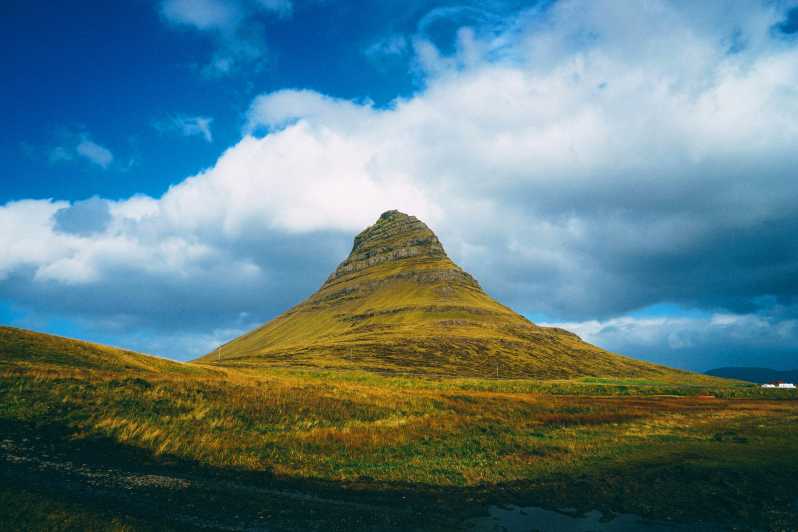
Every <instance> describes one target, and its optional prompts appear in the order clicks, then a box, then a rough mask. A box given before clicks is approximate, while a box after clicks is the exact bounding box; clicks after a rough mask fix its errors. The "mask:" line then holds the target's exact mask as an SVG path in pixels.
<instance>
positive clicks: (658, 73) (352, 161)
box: [0, 1, 798, 351]
mask: <svg viewBox="0 0 798 532" xmlns="http://www.w3.org/2000/svg"><path fill="white" fill-rule="evenodd" d="M621 5H622V6H623V9H620V7H619V6H621ZM197 16H199V15H197ZM203 17H205V18H202V19H201V20H199V19H198V21H196V22H195V23H194V25H195V26H197V27H198V28H199V26H198V24H200V25H205V26H204V27H208V28H211V26H210V25H211V22H209V21H210V20H211V19H209V18H208V17H207V16H206V15H203ZM777 21H778V14H777V13H776V12H775V11H774V8H773V7H772V6H771V5H748V6H747V7H746V9H745V10H741V8H739V7H735V8H734V9H732V11H731V13H730V14H724V13H721V12H719V11H717V9H715V8H712V7H708V6H707V5H705V4H704V3H701V4H700V5H698V4H694V3H691V4H682V3H673V4H672V3H668V2H664V1H654V2H646V3H634V4H618V3H615V2H609V1H607V2H574V1H563V2H559V3H557V4H555V5H554V6H553V7H552V8H551V9H550V10H549V11H547V12H546V13H544V14H543V15H541V14H540V13H535V14H531V15H522V16H521V17H519V18H518V19H517V20H515V21H514V22H512V23H509V22H508V24H507V28H508V29H507V30H506V31H505V32H503V33H501V34H496V33H495V32H493V33H490V32H489V33H488V34H486V35H485V34H482V33H480V32H478V31H468V30H463V31H460V32H458V34H457V37H456V38H457V45H456V49H455V51H454V52H453V53H452V54H448V55H447V54H444V53H443V52H441V51H440V50H439V49H438V48H436V47H435V46H434V45H433V44H432V43H431V42H430V41H423V42H422V41H418V42H417V43H416V51H417V53H419V54H420V58H419V60H420V61H422V62H424V63H425V64H426V65H427V68H426V70H425V71H426V72H427V76H428V77H427V79H426V87H425V89H424V90H423V91H421V92H419V93H418V94H416V95H414V96H413V97H410V98H407V99H402V100H397V101H395V102H393V103H392V104H391V105H390V106H389V107H387V108H384V109H378V108H375V107H374V106H373V105H372V104H371V103H369V102H351V101H345V100H339V99H335V98H331V97H328V96H325V95H322V94H318V93H315V92H313V91H297V90H283V91H277V92H273V93H269V94H264V95H261V96H260V97H258V98H256V99H255V100H254V101H253V103H252V106H251V108H250V110H249V112H248V114H247V120H246V124H245V135H244V137H243V138H242V139H241V141H240V142H238V143H237V144H236V145H234V146H232V147H230V148H229V149H228V150H227V151H226V152H225V153H224V154H223V155H222V156H221V157H220V158H219V160H218V161H217V162H216V164H215V165H214V166H213V167H211V168H209V169H207V170H205V171H203V172H201V173H199V174H197V175H195V176H192V177H189V178H187V179H185V180H184V181H182V182H181V183H179V184H177V185H175V186H173V187H172V188H170V189H169V191H167V192H166V193H165V194H164V195H163V196H162V197H160V198H148V197H142V196H137V197H134V198H131V199H129V200H123V201H118V202H110V203H109V207H108V208H109V212H110V215H111V220H110V221H109V223H108V224H107V226H106V227H105V228H104V229H103V231H102V232H101V233H99V234H93V235H91V236H80V235H74V234H72V235H64V234H60V233H58V232H56V231H55V230H54V229H53V221H52V219H53V214H54V212H55V210H57V209H58V208H61V207H63V206H65V205H64V204H59V206H58V207H56V204H55V203H51V202H40V203H35V205H36V208H35V209H34V208H33V207H26V208H25V209H23V207H21V206H19V205H17V204H9V205H7V206H5V207H3V208H0V209H4V210H0V216H7V217H11V218H14V217H15V216H16V214H15V213H18V212H23V211H24V212H25V213H26V214H25V216H23V217H21V218H20V220H22V221H21V222H17V223H24V224H25V227H23V228H20V229H19V230H20V231H22V232H26V233H25V234H29V235H30V237H29V238H31V239H34V240H35V241H36V243H31V244H26V245H25V246H18V247H17V248H15V251H14V252H13V253H11V254H9V255H8V256H4V257H3V259H2V260H3V262H0V271H3V272H5V275H6V276H8V275H10V274H11V273H12V272H14V271H15V270H19V271H22V270H23V269H24V268H29V269H30V268H32V269H33V271H34V274H32V275H31V276H30V277H29V285H26V287H27V288H26V290H27V292H26V291H24V290H21V289H20V290H21V293H22V292H24V293H23V294H22V295H18V296H16V297H18V298H20V299H21V300H22V299H25V298H27V299H25V301H37V300H40V299H37V297H38V298H41V294H42V293H49V294H54V293H56V289H57V288H58V287H59V286H60V285H67V284H68V285H70V286H72V287H75V286H84V287H86V290H93V292H92V293H93V294H100V293H102V294H103V296H102V297H104V298H106V299H105V300H103V299H102V298H100V297H99V296H97V297H95V298H94V299H93V300H88V299H86V300H85V301H84V300H81V299H80V298H79V297H77V296H75V293H73V292H69V293H68V295H69V305H71V306H69V307H68V308H69V309H72V311H74V312H85V313H91V312H94V313H97V314H98V315H99V314H101V313H102V312H107V311H108V308H117V307H114V306H113V305H111V303H112V302H113V303H114V304H116V302H118V299H114V298H118V297H121V296H120V295H119V294H127V295H128V296H129V299H130V300H131V301H133V302H134V303H135V302H138V303H137V304H133V303H130V302H128V303H126V305H127V306H126V308H127V309H129V312H130V313H138V314H136V315H137V316H138V319H140V320H142V322H145V323H147V320H148V319H149V320H151V321H150V322H149V323H150V325H151V326H156V324H153V322H154V321H155V320H156V319H157V320H159V321H168V319H167V318H165V314H163V313H159V314H153V316H154V317H153V316H150V315H148V314H147V312H148V310H149V311H150V312H152V310H151V306H152V305H154V304H155V303H153V301H155V300H151V299H146V298H147V297H153V298H155V297H167V296H170V295H171V296H174V295H175V294H174V293H170V291H177V292H179V295H180V297H182V298H185V299H181V300H180V301H185V302H186V307H185V308H183V307H181V308H180V310H176V309H175V310H174V311H172V314H174V315H177V314H179V313H181V312H182V313H183V314H182V315H183V316H184V319H183V323H189V322H191V323H193V324H194V325H193V326H195V327H197V328H199V327H204V326H206V325H207V323H208V320H210V319H211V317H209V316H211V314H213V316H214V317H215V318H214V319H220V317H222V316H225V315H227V314H225V313H228V314H229V313H232V314H231V315H238V312H239V311H243V310H245V311H247V312H249V313H250V314H249V315H250V316H253V318H252V319H253V320H255V319H256V318H257V317H261V318H262V317H267V316H269V315H272V314H274V313H275V312H277V311H278V310H280V309H281V308H285V307H286V306H288V304H290V303H291V302H295V301H297V300H299V299H300V298H301V297H303V296H304V295H306V294H307V293H308V292H309V291H310V290H312V289H313V288H315V285H316V284H317V283H320V282H321V281H322V280H323V276H324V274H325V273H326V271H325V270H326V269H328V268H330V267H331V266H332V265H334V263H335V262H336V261H337V260H340V259H341V258H343V256H342V255H343V254H345V252H346V249H345V248H346V244H344V245H343V246H341V245H340V243H341V242H346V241H348V240H349V239H351V236H352V235H353V234H354V233H356V232H357V231H358V230H360V229H362V228H363V227H365V226H366V225H368V224H369V223H372V222H373V221H374V220H375V219H376V217H377V216H378V215H379V214H380V212H382V211H384V210H387V209H390V208H399V209H402V210H405V211H407V212H410V213H413V214H415V215H417V216H419V217H420V218H422V219H424V220H426V221H427V222H429V223H430V225H431V226H432V227H433V229H435V230H436V231H437V232H438V233H439V234H440V236H441V237H442V240H443V241H444V243H445V244H446V246H447V249H448V250H449V252H450V254H452V255H453V257H454V258H455V259H457V260H459V261H460V262H461V263H462V264H463V266H464V267H466V269H468V270H471V271H472V272H473V273H474V274H476V276H477V278H479V279H480V280H481V282H482V284H483V285H484V286H485V287H487V288H488V289H489V291H490V292H491V293H492V294H494V295H495V296H497V297H498V298H499V299H501V300H503V301H505V302H507V303H509V304H510V305H512V306H514V307H515V308H517V309H518V310H521V311H526V312H545V313H549V314H550V315H555V316H565V317H568V318H570V319H572V320H582V319H584V318H585V317H586V316H596V317H597V318H601V319H602V320H604V321H597V322H595V324H594V325H593V326H595V327H597V328H598V330H599V331H601V332H600V334H601V335H602V338H603V337H607V335H609V334H610V333H609V332H608V331H609V328H608V326H607V320H608V319H611V318H610V317H612V316H617V315H619V314H621V313H623V312H626V311H629V310H631V309H634V308H639V307H643V306H645V305H650V304H653V303H656V302H658V301H663V300H670V301H677V302H680V303H683V304H685V305H694V306H699V307H705V308H728V309H730V311H729V312H730V313H731V314H733V315H734V316H740V315H751V316H754V314H752V313H751V310H750V309H748V310H746V309H745V308H743V307H744V306H745V305H750V304H751V300H752V299H753V298H755V297H757V296H762V295H768V294H770V295H773V296H774V297H776V298H777V299H779V298H781V299H789V298H794V297H798V294H796V292H795V284H794V282H793V281H794V278H795V275H796V272H798V250H796V248H795V244H794V243H795V238H794V235H795V229H796V228H798V215H796V211H795V206H794V198H795V197H796V196H798V188H797V187H798V184H796V181H795V179H794V168H796V167H798V153H796V151H795V149H794V147H795V145H796V141H798V126H796V124H798V98H796V96H797V95H798V94H796V89H795V87H798V50H796V48H795V47H794V46H792V45H788V44H785V43H784V42H782V41H780V40H779V39H777V38H774V37H773V35H772V33H771V31H770V27H771V26H772V25H773V24H774V23H776V22H777ZM732 35H737V38H738V39H741V41H742V42H745V43H746V45H745V46H744V47H743V48H742V49H740V50H736V51H734V53H730V52H729V39H730V38H731V36H732ZM665 45H667V46H665ZM663 50H665V51H663ZM195 125H196V124H195ZM197 132H198V133H197V134H199V133H202V131H201V130H200V129H199V126H198V125H197ZM264 132H265V135H264V136H262V137H257V136H255V135H256V134H260V133H264ZM203 134H204V133H203ZM208 137H210V130H208ZM26 209H29V210H26ZM773 250H778V252H777V253H775V252H773ZM300 267H306V268H308V269H305V270H302V271H301V272H299V273H298V272H297V268H300ZM21 282H22V281H20V283H21ZM225 283H227V284H225ZM209 285H210V286H216V285H220V286H221V285H224V289H225V290H224V292H223V294H222V295H221V296H219V294H220V293H221V292H214V294H216V295H217V296H219V297H220V298H221V299H217V300H216V301H217V303H216V304H215V305H216V306H214V305H213V304H211V305H206V302H205V300H204V299H202V298H204V297H205V294H204V290H205V289H206V288H207V287H208V286H209ZM19 286H21V285H19ZM98 287H101V288H102V291H101V290H99V288H98ZM142 287H148V288H147V289H146V290H143V289H142ZM200 287H201V288H200ZM219 290H221V288H220V289H219ZM87 293H88V292H87ZM253 294H259V296H258V297H257V298H256V297H254V296H253ZM270 296H274V297H270ZM64 297H65V298H67V296H66V295H65V296H64ZM222 300H223V303H218V301H222ZM102 301H106V304H105V306H104V307H103V306H102ZM157 301H158V303H159V304H161V306H163V302H162V301H161V300H157ZM65 305H66V304H65ZM81 305H82V306H81ZM137 305H138V306H137ZM148 305H149V306H148ZM120 306H124V305H121V304H120ZM167 306H168V305H167ZM209 307H210V308H209ZM65 308H66V307H65ZM160 310H161V309H159V312H160ZM167 311H168V309H166V310H163V312H167ZM192 312H193V313H195V314H191V315H192V316H195V318H194V320H193V321H192V320H191V319H189V318H188V317H187V316H188V315H189V314H190V313H192ZM724 319H726V318H724V317H723V316H720V315H719V316H717V317H716V322H715V323H714V324H713V323H710V324H709V325H711V327H712V328H713V330H716V331H721V330H723V327H722V323H721V322H722V321H723V320H724ZM735 319H737V318H735ZM789 321H790V320H789V318H785V319H781V320H780V321H779V323H780V325H778V326H776V325H772V324H771V326H770V328H769V329H768V330H771V331H789V330H792V329H790V327H791V326H790V325H789ZM171 323H173V322H171ZM580 323H581V322H580ZM785 324H786V325H785ZM682 325H684V327H685V328H686V329H685V330H687V331H694V330H695V328H694V327H692V326H687V325H686V324H682V323H681V322H678V323H677V322H662V323H659V322H657V323H653V322H652V323H648V322H641V321H640V320H637V321H633V322H629V323H626V322H622V321H620V322H613V323H612V326H613V327H615V328H616V329H618V330H621V331H624V332H623V334H625V335H629V337H634V338H638V340H639V342H641V345H644V344H645V341H646V335H652V336H651V337H652V338H653V339H652V340H651V341H652V342H660V343H662V342H664V343H665V344H667V345H668V346H669V349H671V350H672V351H679V350H680V349H681V350H689V349H692V348H693V347H694V346H699V345H701V341H699V340H700V338H699V339H696V338H695V337H694V335H693V333H692V332H690V333H689V334H682V333H678V334H676V333H674V334H672V335H669V336H667V337H663V336H662V334H661V331H663V330H665V329H667V328H671V329H674V330H675V329H678V326H682ZM749 325H750V324H749ZM590 326H591V325H585V324H582V325H580V327H582V328H583V330H589V327H590ZM585 328H587V329H585ZM738 330H742V329H734V331H738ZM746 330H751V327H749V328H748V329H746ZM734 331H730V332H729V334H732V333H734ZM595 334H596V335H598V334H599V332H596V333H595ZM735 334H736V333H735ZM727 336H728V334H727Z"/></svg>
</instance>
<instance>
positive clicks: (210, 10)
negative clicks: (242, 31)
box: [161, 0, 240, 30]
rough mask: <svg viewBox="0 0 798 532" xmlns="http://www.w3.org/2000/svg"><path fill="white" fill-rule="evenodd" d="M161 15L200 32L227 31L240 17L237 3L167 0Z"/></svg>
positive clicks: (162, 4)
mask: <svg viewBox="0 0 798 532" xmlns="http://www.w3.org/2000/svg"><path fill="white" fill-rule="evenodd" d="M161 15H162V16H163V17H164V18H165V19H166V20H167V21H169V22H170V23H173V24H179V25H186V26H191V27H194V28H196V29H199V30H210V29H219V28H222V29H227V28H230V27H232V26H234V25H235V24H237V22H238V19H239V17H240V13H239V12H238V9H237V8H236V7H235V3H233V2H224V1H219V0H165V1H164V2H162V3H161Z"/></svg>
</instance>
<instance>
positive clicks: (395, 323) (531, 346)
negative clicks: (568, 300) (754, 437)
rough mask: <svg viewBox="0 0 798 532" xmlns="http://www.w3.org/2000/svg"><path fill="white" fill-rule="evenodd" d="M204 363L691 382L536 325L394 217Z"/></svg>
mask: <svg viewBox="0 0 798 532" xmlns="http://www.w3.org/2000/svg"><path fill="white" fill-rule="evenodd" d="M200 360H201V361H203V362H207V363H213V364H221V365H237V366H241V365H253V364H254V365H273V366H291V367H303V366H305V367H321V368H354V369H364V370H369V371H377V372H404V373H419V374H437V375H445V376H472V377H488V376H496V374H497V371H498V374H499V376H500V377H516V378H520V377H534V378H546V379H551V378H570V377H579V376H597V377H651V378H666V377H668V376H670V377H673V378H685V379H689V378H691V377H688V376H687V375H688V374H687V373H685V372H678V371H675V370H672V369H670V368H665V367H662V366H657V365H654V364H649V363H645V362H642V361H638V360H634V359H631V358H627V357H623V356H619V355H615V354H612V353H609V352H607V351H605V350H603V349H600V348H598V347H596V346H593V345H590V344H588V343H586V342H583V341H582V340H581V339H579V338H578V337H577V336H576V335H574V334H572V333H569V332H567V331H564V330H561V329H556V328H547V327H539V326H537V325H535V324H533V323H531V322H529V321H528V320H526V319H525V318H524V317H522V316H520V315H519V314H517V313H515V312H513V311H512V310H511V309H509V308H507V307H506V306H504V305H502V304H500V303H498V302H497V301H496V300H494V299H493V298H491V297H490V296H489V295H488V294H486V293H485V291H484V290H482V288H481V287H480V286H479V283H477V281H476V280H475V279H474V278H473V277H471V276H470V275H469V274H468V273H466V272H464V271H463V270H462V269H461V268H460V267H458V266H457V265H456V264H454V263H453V262H452V261H451V260H450V259H449V257H447V256H446V253H445V252H444V249H443V246H442V245H441V243H440V242H439V240H438V239H437V237H436V236H435V234H434V233H433V232H432V231H431V230H430V229H429V228H428V227H427V226H426V225H425V224H424V223H422V222H420V221H419V220H417V219H416V218H414V217H412V216H407V215H406V214H403V213H400V212H397V211H389V212H386V213H385V214H383V215H382V216H381V217H380V219H379V220H378V221H377V223H376V224H374V225H373V226H371V227H369V228H367V229H366V230H364V231H363V232H362V233H360V234H359V235H358V236H357V237H356V238H355V243H354V246H353V249H352V252H351V254H350V256H349V257H348V258H347V259H346V260H345V261H344V262H343V263H342V264H341V265H340V266H339V267H338V268H337V270H336V271H335V272H334V273H333V274H332V275H331V276H330V277H329V279H328V280H327V281H326V282H325V283H324V285H323V286H322V287H321V289H320V290H319V291H318V292H316V293H315V294H313V295H312V296H311V297H310V298H308V299H307V300H306V301H304V302H303V303H301V304H299V305H297V306H296V307H294V308H292V309H291V310H289V311H288V312H286V313H285V314H283V315H281V316H279V317H278V318H276V319H274V320H273V321H271V322H269V323H267V324H266V325H264V326H263V327H260V328H258V329H256V330H254V331H252V332H250V333H248V334H246V335H244V336H242V337H240V338H237V339H235V340H233V341H231V342H229V343H227V344H225V345H224V346H222V347H221V348H220V349H219V350H217V351H214V352H212V353H209V354H208V355H206V356H204V357H202V358H201V359H200Z"/></svg>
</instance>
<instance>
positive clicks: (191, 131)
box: [153, 115, 213, 142]
mask: <svg viewBox="0 0 798 532" xmlns="http://www.w3.org/2000/svg"><path fill="white" fill-rule="evenodd" d="M212 123H213V118H210V117H207V116H186V115H174V116H171V117H169V118H167V119H165V120H159V121H157V122H155V123H154V124H153V125H154V126H155V129H157V130H159V131H170V130H171V131H176V132H178V133H180V134H181V135H183V136H186V137H191V136H200V137H202V138H204V139H205V140H206V141H207V142H213V132H212V131H211V124H212Z"/></svg>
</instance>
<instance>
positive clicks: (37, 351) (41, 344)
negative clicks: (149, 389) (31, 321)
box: [0, 326, 203, 374]
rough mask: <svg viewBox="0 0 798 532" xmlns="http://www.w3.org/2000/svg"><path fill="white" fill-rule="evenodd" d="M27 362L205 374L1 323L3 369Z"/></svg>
mask: <svg viewBox="0 0 798 532" xmlns="http://www.w3.org/2000/svg"><path fill="white" fill-rule="evenodd" d="M19 365H26V366H30V367H35V368H40V369H44V368H47V367H71V368H79V369H93V370H104V371H120V370H125V371H127V372H128V373H130V374H135V373H137V372H145V373H159V372H165V371H166V372H181V373H202V372H203V369H202V368H200V367H196V366H190V365H188V364H183V363H180V362H174V361H171V360H166V359H163V358H159V357H155V356H150V355H143V354H141V353H136V352H134V351H128V350H125V349H118V348H116V347H109V346H106V345H100V344H95V343H92V342H84V341H82V340H73V339H71V338H64V337H62V336H54V335H51V334H44V333H38V332H34V331H28V330H25V329H17V328H14V327H2V326H0V368H2V366H19Z"/></svg>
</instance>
